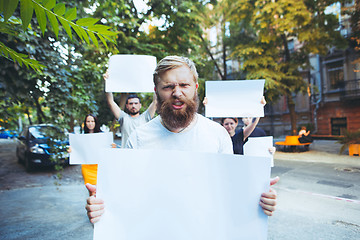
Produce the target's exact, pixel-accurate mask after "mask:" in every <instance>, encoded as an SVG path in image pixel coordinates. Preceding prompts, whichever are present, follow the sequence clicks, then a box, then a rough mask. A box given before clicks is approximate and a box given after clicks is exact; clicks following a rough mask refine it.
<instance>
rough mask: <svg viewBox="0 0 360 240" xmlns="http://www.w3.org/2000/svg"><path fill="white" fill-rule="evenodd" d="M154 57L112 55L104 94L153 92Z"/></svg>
mask: <svg viewBox="0 0 360 240" xmlns="http://www.w3.org/2000/svg"><path fill="white" fill-rule="evenodd" d="M155 68H156V57H154V56H146V55H113V56H111V57H110V60H109V69H108V73H109V78H108V79H107V80H106V84H105V91H106V92H153V91H154V83H153V73H154V70H155Z"/></svg>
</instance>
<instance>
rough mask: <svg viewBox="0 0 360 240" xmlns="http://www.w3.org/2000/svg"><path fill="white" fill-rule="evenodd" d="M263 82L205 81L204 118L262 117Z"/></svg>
mask: <svg viewBox="0 0 360 240" xmlns="http://www.w3.org/2000/svg"><path fill="white" fill-rule="evenodd" d="M264 84H265V80H242V81H240V80H232V81H206V82H205V96H206V98H207V99H208V103H207V104H206V106H205V115H206V117H263V116H264V106H263V105H262V104H261V103H260V102H261V98H262V96H263V94H264Z"/></svg>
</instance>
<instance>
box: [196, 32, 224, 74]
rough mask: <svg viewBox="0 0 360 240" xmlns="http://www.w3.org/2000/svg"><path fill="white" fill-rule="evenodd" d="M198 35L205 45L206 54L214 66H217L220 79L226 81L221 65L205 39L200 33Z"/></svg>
mask: <svg viewBox="0 0 360 240" xmlns="http://www.w3.org/2000/svg"><path fill="white" fill-rule="evenodd" d="M198 34H199V37H200V39H201V41H202V43H203V45H204V47H205V49H206V52H207V53H208V54H209V56H210V58H211V60H212V61H213V63H214V65H215V68H216V70H217V72H218V73H219V75H220V78H221V79H224V74H223V73H222V72H221V69H220V67H219V65H218V64H217V62H216V60H215V58H214V56H213V55H212V53H211V51H210V49H209V48H208V46H207V44H206V42H205V39H204V38H203V37H202V35H201V33H198Z"/></svg>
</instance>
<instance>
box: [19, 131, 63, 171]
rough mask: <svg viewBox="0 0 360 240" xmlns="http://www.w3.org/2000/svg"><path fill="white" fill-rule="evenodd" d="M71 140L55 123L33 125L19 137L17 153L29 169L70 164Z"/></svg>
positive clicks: (20, 161) (21, 161)
mask: <svg viewBox="0 0 360 240" xmlns="http://www.w3.org/2000/svg"><path fill="white" fill-rule="evenodd" d="M68 146H69V141H68V140H66V139H65V134H64V132H63V131H62V130H60V129H59V128H57V127H55V126H53V125H46V124H40V125H32V126H29V127H27V128H25V129H24V130H23V131H22V132H21V133H20V135H19V137H18V144H17V147H16V155H17V158H18V162H19V163H23V164H24V165H25V168H26V170H27V171H31V170H32V169H34V167H36V166H54V165H56V164H68V163H69V157H68V156H69V154H68V152H67V147H68Z"/></svg>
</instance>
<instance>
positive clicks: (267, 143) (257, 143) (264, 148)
mask: <svg viewBox="0 0 360 240" xmlns="http://www.w3.org/2000/svg"><path fill="white" fill-rule="evenodd" d="M272 147H274V144H273V137H272V136H267V137H249V138H248V141H247V142H246V143H245V144H244V155H247V156H255V157H266V158H268V159H270V160H271V167H273V166H274V155H273V154H271V153H270V151H269V148H272Z"/></svg>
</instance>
